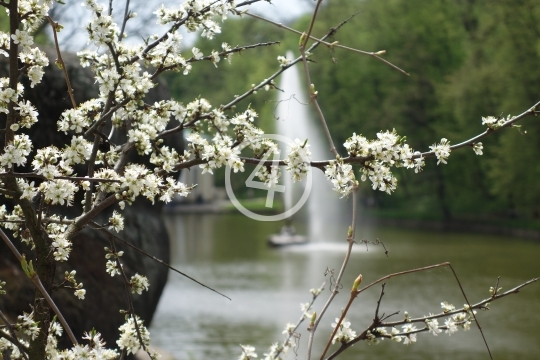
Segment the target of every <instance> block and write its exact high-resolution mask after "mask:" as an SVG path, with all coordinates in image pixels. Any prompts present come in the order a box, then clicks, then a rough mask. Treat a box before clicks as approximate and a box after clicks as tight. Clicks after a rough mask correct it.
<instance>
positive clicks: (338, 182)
mask: <svg viewBox="0 0 540 360" xmlns="http://www.w3.org/2000/svg"><path fill="white" fill-rule="evenodd" d="M324 173H325V175H326V178H327V179H328V180H330V181H331V182H332V185H333V186H334V190H335V191H337V192H338V193H340V194H342V197H343V196H347V195H349V194H350V193H351V191H352V190H353V188H354V186H356V185H357V183H358V182H357V181H356V178H355V176H354V171H353V168H352V165H351V164H346V163H344V162H343V159H342V158H340V157H338V158H337V159H336V160H332V161H330V164H329V165H328V166H326V170H325V172H324Z"/></svg>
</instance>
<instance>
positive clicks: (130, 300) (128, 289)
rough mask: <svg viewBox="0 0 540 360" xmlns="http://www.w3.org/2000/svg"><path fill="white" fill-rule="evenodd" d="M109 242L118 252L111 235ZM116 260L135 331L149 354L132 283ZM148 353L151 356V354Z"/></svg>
mask: <svg viewBox="0 0 540 360" xmlns="http://www.w3.org/2000/svg"><path fill="white" fill-rule="evenodd" d="M109 243H110V244H111V250H112V251H113V252H114V254H117V252H116V247H115V246H114V241H113V240H112V239H111V238H110V237H109ZM115 260H116V266H117V267H118V269H119V270H120V273H121V274H122V279H123V280H124V285H125V286H124V287H125V289H126V298H127V300H128V306H129V312H130V313H131V318H132V319H133V324H134V325H135V332H136V333H137V338H138V339H139V344H140V345H141V347H142V348H143V350H144V351H145V352H146V353H147V354H148V350H147V349H146V345H145V344H144V341H143V339H142V336H141V330H140V329H139V325H138V324H137V316H136V315H135V307H134V306H133V297H132V296H131V285H130V283H129V280H128V278H127V276H126V272H125V271H124V268H123V267H122V264H121V263H120V259H119V257H118V256H116V257H115ZM148 355H149V356H150V354H148Z"/></svg>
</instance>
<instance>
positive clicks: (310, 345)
mask: <svg viewBox="0 0 540 360" xmlns="http://www.w3.org/2000/svg"><path fill="white" fill-rule="evenodd" d="M357 193H358V186H353V191H352V207H353V210H352V213H353V218H352V221H351V227H350V229H349V232H348V234H347V242H348V248H347V253H346V254H345V258H344V259H343V264H342V265H341V269H340V270H339V273H338V276H337V278H336V282H335V283H336V285H335V286H334V288H333V289H331V294H330V297H329V298H328V300H327V301H326V303H325V304H324V306H323V308H322V310H321V311H320V312H319V316H318V317H317V320H316V321H315V323H314V324H313V326H312V327H311V329H310V331H309V340H308V348H307V360H310V359H311V351H312V348H313V338H314V336H315V331H316V330H317V327H318V326H319V323H320V322H321V319H322V318H323V316H324V313H325V312H326V310H327V309H328V307H329V306H330V304H331V303H332V301H333V300H334V298H335V297H336V295H337V294H338V292H339V291H338V289H339V284H340V282H341V278H342V276H343V273H344V272H345V268H346V267H347V263H348V262H349V258H350V256H351V252H352V247H353V244H354V235H355V230H354V227H356V206H357V205H356V203H357V201H356V200H357V199H356V196H357ZM336 328H337V326H336Z"/></svg>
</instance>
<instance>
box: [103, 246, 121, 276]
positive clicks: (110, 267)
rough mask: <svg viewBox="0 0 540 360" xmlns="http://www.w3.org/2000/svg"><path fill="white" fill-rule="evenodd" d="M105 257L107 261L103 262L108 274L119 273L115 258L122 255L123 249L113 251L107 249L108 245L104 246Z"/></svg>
mask: <svg viewBox="0 0 540 360" xmlns="http://www.w3.org/2000/svg"><path fill="white" fill-rule="evenodd" d="M104 249H105V252H106V254H105V259H107V263H106V264H105V267H106V271H107V273H108V274H109V275H111V276H114V275H120V269H119V268H118V261H117V259H118V258H119V257H121V256H122V255H124V252H123V251H118V252H115V251H114V250H111V249H109V248H108V247H105V248H104Z"/></svg>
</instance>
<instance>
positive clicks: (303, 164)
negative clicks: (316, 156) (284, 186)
mask: <svg viewBox="0 0 540 360" xmlns="http://www.w3.org/2000/svg"><path fill="white" fill-rule="evenodd" d="M310 161H311V151H310V150H309V144H308V143H307V140H304V141H301V140H300V139H295V140H294V143H292V144H289V148H288V149H287V159H285V160H284V162H285V164H287V171H289V172H290V173H291V176H292V178H293V181H301V180H302V179H303V178H304V177H305V176H306V174H307V173H308V171H309V170H310V168H311V167H310V163H309V162H310Z"/></svg>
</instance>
